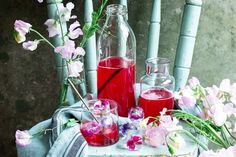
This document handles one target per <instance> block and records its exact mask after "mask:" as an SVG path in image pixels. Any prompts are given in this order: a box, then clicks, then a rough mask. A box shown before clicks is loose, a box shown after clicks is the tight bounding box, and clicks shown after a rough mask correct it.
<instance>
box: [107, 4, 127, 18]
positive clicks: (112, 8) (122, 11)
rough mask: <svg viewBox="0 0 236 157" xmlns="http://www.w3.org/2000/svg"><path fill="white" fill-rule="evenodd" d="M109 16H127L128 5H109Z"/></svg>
mask: <svg viewBox="0 0 236 157" xmlns="http://www.w3.org/2000/svg"><path fill="white" fill-rule="evenodd" d="M106 14H107V16H108V17H109V16H120V17H125V16H126V14H127V9H126V6H124V5H121V4H111V5H108V6H107V9H106Z"/></svg>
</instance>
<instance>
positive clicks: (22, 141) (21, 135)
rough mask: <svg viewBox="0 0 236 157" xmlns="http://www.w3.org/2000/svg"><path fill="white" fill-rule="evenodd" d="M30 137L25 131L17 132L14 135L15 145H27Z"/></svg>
mask: <svg viewBox="0 0 236 157" xmlns="http://www.w3.org/2000/svg"><path fill="white" fill-rule="evenodd" d="M31 137H32V136H31V135H30V134H29V132H28V131H27V130H25V131H20V130H17V131H16V134H15V138H16V144H17V145H19V146H26V145H29V144H30V142H31Z"/></svg>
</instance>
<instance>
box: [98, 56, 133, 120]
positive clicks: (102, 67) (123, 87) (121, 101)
mask: <svg viewBox="0 0 236 157" xmlns="http://www.w3.org/2000/svg"><path fill="white" fill-rule="evenodd" d="M97 77H98V82H97V85H98V98H99V99H100V98H107V99H112V100H115V101H116V102H117V103H118V115H119V116H122V117H127V116H128V111H129V109H130V108H131V107H133V106H135V96H134V84H135V63H134V61H132V60H128V59H124V58H121V57H109V58H106V59H103V60H101V61H100V62H99V64H98V68H97Z"/></svg>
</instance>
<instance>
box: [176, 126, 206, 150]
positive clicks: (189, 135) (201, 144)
mask: <svg viewBox="0 0 236 157" xmlns="http://www.w3.org/2000/svg"><path fill="white" fill-rule="evenodd" d="M175 132H177V133H178V132H180V133H184V134H186V135H187V136H188V137H190V138H191V139H192V140H193V141H194V142H196V143H197V144H198V145H199V146H201V147H202V148H203V149H204V150H208V147H207V146H206V145H205V144H204V143H202V142H201V141H200V140H198V139H197V138H196V137H195V136H193V135H192V134H191V133H190V132H189V131H187V130H176V131H175Z"/></svg>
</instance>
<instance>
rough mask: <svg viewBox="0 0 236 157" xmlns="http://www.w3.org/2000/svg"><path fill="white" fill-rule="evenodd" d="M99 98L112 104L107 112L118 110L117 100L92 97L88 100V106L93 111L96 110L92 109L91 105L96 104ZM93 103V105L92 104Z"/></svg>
mask: <svg viewBox="0 0 236 157" xmlns="http://www.w3.org/2000/svg"><path fill="white" fill-rule="evenodd" d="M99 100H106V101H108V102H109V105H110V110H109V111H107V112H105V113H113V112H114V111H117V108H118V105H117V102H116V101H114V100H111V99H91V100H88V101H87V104H88V107H89V109H90V111H91V112H93V111H94V109H91V108H90V106H92V105H94V103H95V102H97V101H99ZM90 103H91V105H90Z"/></svg>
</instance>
